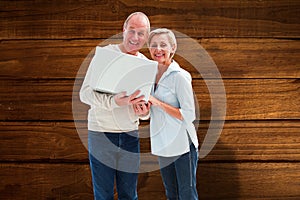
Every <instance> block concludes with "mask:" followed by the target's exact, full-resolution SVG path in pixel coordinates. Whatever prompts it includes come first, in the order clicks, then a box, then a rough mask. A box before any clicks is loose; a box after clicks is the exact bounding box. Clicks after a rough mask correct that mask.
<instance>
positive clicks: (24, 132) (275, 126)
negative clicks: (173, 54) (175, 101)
mask: <svg viewBox="0 0 300 200" xmlns="http://www.w3.org/2000/svg"><path fill="white" fill-rule="evenodd" d="M195 124H196V127H198V128H197V129H198V139H199V144H200V146H202V145H204V144H203V139H204V137H205V135H206V134H207V130H208V128H209V122H207V121H200V122H195ZM140 136H141V138H140V140H141V152H142V157H143V158H144V159H143V162H144V163H143V167H144V165H145V167H147V166H146V165H147V163H146V161H149V165H151V161H152V160H151V158H149V159H148V157H146V156H147V154H149V153H150V152H151V149H150V139H149V126H148V122H143V123H141V125H140ZM0 138H1V140H0V160H1V161H5V162H51V163H70V162H73V163H76V162H77V163H80V162H83V163H87V162H88V154H87V124H86V122H76V123H73V122H1V123H0ZM205 145H208V144H205ZM256 160H260V161H289V162H292V161H300V123H299V120H298V121H286V120H282V121H239V122H236V121H231V122H228V121H227V122H225V124H224V127H223V129H222V133H221V135H220V138H219V140H218V142H217V144H216V145H215V146H214V148H213V150H212V151H211V152H210V153H209V154H208V156H206V157H205V158H204V159H201V160H200V162H202V161H205V162H208V161H210V162H213V161H218V162H220V161H256Z"/></svg>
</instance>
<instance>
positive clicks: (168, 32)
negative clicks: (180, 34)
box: [147, 28, 177, 53]
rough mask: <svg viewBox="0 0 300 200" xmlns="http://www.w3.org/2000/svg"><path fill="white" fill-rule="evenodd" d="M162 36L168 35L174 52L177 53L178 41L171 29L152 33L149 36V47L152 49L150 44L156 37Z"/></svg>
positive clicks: (155, 30)
mask: <svg viewBox="0 0 300 200" xmlns="http://www.w3.org/2000/svg"><path fill="white" fill-rule="evenodd" d="M161 34H166V35H167V37H168V39H169V42H170V44H171V46H172V47H174V52H173V53H175V51H176V49H177V41H176V37H175V34H174V33H173V31H171V30H170V29H167V28H158V29H154V30H152V31H151V32H150V34H149V38H148V43H147V44H148V47H150V42H151V40H152V38H153V36H154V35H161Z"/></svg>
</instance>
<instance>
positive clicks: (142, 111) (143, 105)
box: [133, 101, 151, 116]
mask: <svg viewBox="0 0 300 200" xmlns="http://www.w3.org/2000/svg"><path fill="white" fill-rule="evenodd" d="M150 107H151V103H150V102H148V103H147V102H146V101H140V102H137V103H135V104H133V110H134V112H135V114H136V115H138V116H145V115H148V114H149V111H150Z"/></svg>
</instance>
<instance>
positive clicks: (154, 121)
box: [150, 61, 198, 157]
mask: <svg viewBox="0 0 300 200" xmlns="http://www.w3.org/2000/svg"><path fill="white" fill-rule="evenodd" d="M191 81H192V78H191V75H190V73H189V72H187V71H185V70H184V69H182V68H181V67H180V66H179V65H178V64H177V63H176V62H175V61H173V62H172V63H171V65H170V66H169V67H168V69H167V71H166V72H165V73H164V74H163V75H162V77H161V79H160V80H159V82H158V84H157V87H156V90H155V91H154V88H153V89H152V96H154V97H156V98H157V99H159V100H161V101H163V102H165V103H167V104H169V105H172V106H174V107H177V108H179V109H180V112H181V115H182V117H183V120H179V119H177V118H175V117H172V116H171V115H169V114H168V113H166V112H165V111H164V110H163V109H161V108H159V107H158V106H152V107H151V119H150V136H151V152H152V154H154V155H158V156H164V157H171V156H178V155H182V154H184V153H186V152H188V151H189V146H190V141H192V142H193V144H194V145H195V147H196V148H198V139H197V132H196V130H195V126H194V124H193V121H194V120H195V103H194V95H193V88H192V83H191ZM189 138H190V140H189Z"/></svg>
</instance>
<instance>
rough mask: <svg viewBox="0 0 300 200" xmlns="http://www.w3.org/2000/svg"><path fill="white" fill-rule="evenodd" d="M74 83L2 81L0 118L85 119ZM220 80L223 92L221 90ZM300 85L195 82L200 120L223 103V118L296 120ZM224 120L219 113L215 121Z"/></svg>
mask: <svg viewBox="0 0 300 200" xmlns="http://www.w3.org/2000/svg"><path fill="white" fill-rule="evenodd" d="M80 81H82V80H80ZM73 84H74V81H73V80H53V79H51V80H34V79H33V80H0V97H1V98H0V109H1V113H0V120H73V119H75V120H86V119H87V110H88V106H87V105H85V104H83V103H81V102H80V100H79V97H78V92H79V89H80V82H75V84H74V85H73ZM223 84H224V88H225V92H226V94H224V93H219V92H220V91H219V88H220V87H223ZM207 85H209V86H210V91H208V88H207ZM299 88H300V82H299V80H298V79H226V80H223V81H219V80H202V79H196V80H194V81H193V89H194V91H195V93H196V102H198V105H197V106H199V108H200V116H199V117H200V119H202V120H210V118H211V109H212V107H214V109H224V107H223V106H226V113H225V114H226V120H259V119H299V118H300V90H299ZM221 92H222V91H221ZM72 95H73V96H72ZM224 96H225V97H226V98H221V97H224ZM223 99H225V101H226V102H224V101H223ZM211 101H214V104H211ZM212 105H213V106H212ZM72 108H74V109H73V110H72ZM223 119H224V116H222V115H221V116H216V117H214V119H213V120H223Z"/></svg>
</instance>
